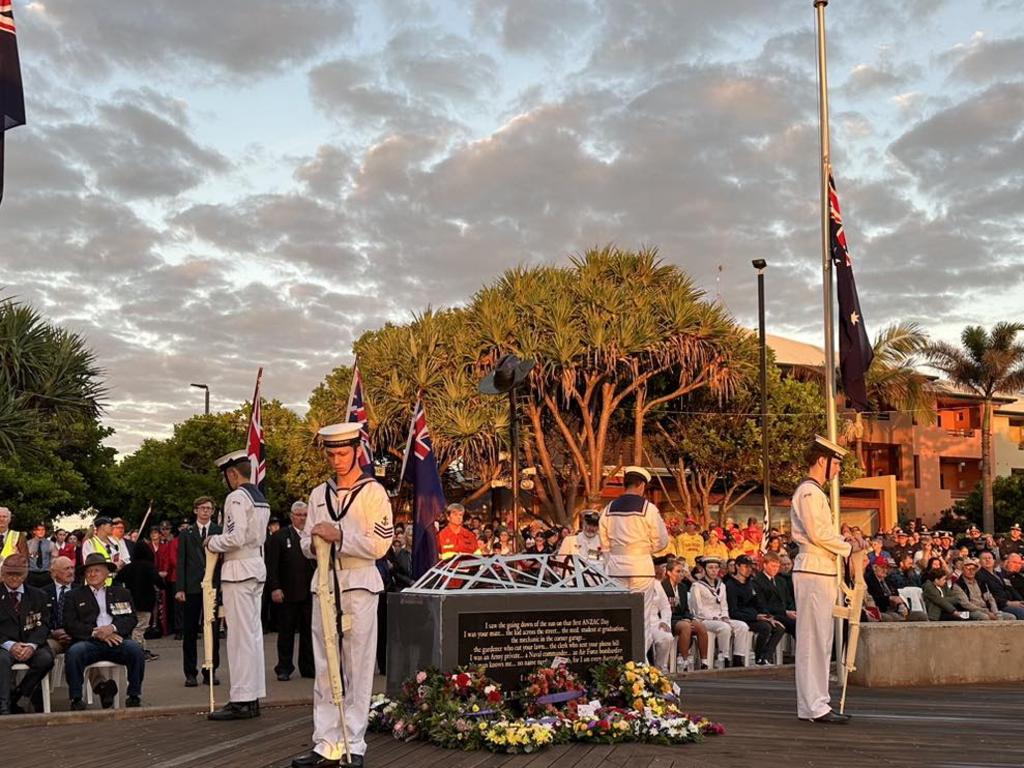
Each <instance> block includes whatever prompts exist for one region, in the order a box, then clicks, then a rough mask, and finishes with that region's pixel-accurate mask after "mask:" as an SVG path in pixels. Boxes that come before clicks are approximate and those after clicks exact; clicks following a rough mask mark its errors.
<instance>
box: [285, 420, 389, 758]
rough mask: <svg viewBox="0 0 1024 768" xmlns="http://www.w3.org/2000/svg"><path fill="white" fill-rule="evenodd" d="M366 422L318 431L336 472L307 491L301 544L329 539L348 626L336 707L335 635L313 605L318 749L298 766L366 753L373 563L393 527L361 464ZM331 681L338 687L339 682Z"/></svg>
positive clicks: (311, 551)
mask: <svg viewBox="0 0 1024 768" xmlns="http://www.w3.org/2000/svg"><path fill="white" fill-rule="evenodd" d="M362 426H363V424H362V423H361V422H348V423H343V424H333V425H331V426H328V427H324V428H323V429H321V430H320V432H319V436H318V437H319V442H320V445H321V447H322V448H323V450H324V452H325V453H326V455H327V460H328V462H329V463H330V465H331V466H332V467H333V469H334V477H333V478H332V479H330V480H328V481H327V482H325V483H321V484H320V485H318V486H317V487H316V488H314V489H313V492H312V493H311V494H310V497H309V505H308V510H309V517H308V519H307V521H306V526H305V528H303V530H302V538H301V546H302V551H303V553H304V554H305V555H306V557H309V558H311V559H316V548H317V543H316V539H317V538H319V539H321V540H323V541H325V542H327V543H329V544H330V545H331V554H332V557H331V558H330V560H329V562H330V563H331V574H330V577H331V579H333V580H334V595H335V598H334V599H335V600H336V608H337V612H338V613H340V614H343V615H344V616H345V619H346V623H347V624H348V623H350V628H349V629H348V630H347V631H345V632H344V636H343V637H342V638H341V657H340V661H341V665H340V666H341V675H342V677H343V680H342V681H341V682H342V683H343V690H344V700H343V702H342V703H341V706H340V708H339V703H338V702H336V701H335V698H334V695H333V693H332V680H331V673H330V669H329V665H328V651H329V649H328V648H327V644H326V642H325V635H329V636H330V635H334V634H335V633H334V632H332V631H327V632H325V627H324V618H323V614H324V612H323V611H322V610H316V608H315V607H314V610H313V659H314V662H315V665H316V679H315V681H314V684H313V751H312V752H310V753H308V754H306V755H302V756H301V757H297V758H295V759H294V760H293V761H292V765H293V766H295V768H310V767H317V768H318V767H320V766H337V765H353V766H361V765H363V756H364V755H365V753H366V726H367V722H368V720H369V714H370V695H371V693H372V688H373V671H374V660H375V658H376V652H377V600H378V595H379V594H380V593H381V592H382V591H383V589H384V582H383V580H382V579H381V575H380V571H379V570H378V569H377V566H376V561H377V560H378V559H379V558H381V557H383V556H384V555H386V554H387V552H388V550H389V549H390V547H391V540H392V538H393V537H394V526H393V523H392V516H391V503H390V501H389V500H388V495H387V492H386V491H385V490H384V487H383V486H382V485H381V484H380V483H378V482H377V481H376V480H375V479H374V478H372V477H370V476H368V475H365V474H363V471H362V469H361V468H360V466H359V461H358V451H357V448H358V445H359V433H360V430H361V429H362ZM320 579H321V574H320V569H319V567H318V568H317V573H316V574H314V576H313V580H312V584H311V585H310V589H311V591H312V592H314V593H315V594H316V593H317V591H318V582H319V581H320ZM325 583H329V582H325ZM319 599H320V596H319V595H318V601H319ZM321 607H323V606H321ZM340 624H341V622H340V620H339V621H338V625H339V627H340ZM338 634H339V635H340V634H341V633H340V632H339V633H338ZM332 666H333V665H332ZM334 683H335V690H336V689H337V687H338V686H337V683H338V681H334Z"/></svg>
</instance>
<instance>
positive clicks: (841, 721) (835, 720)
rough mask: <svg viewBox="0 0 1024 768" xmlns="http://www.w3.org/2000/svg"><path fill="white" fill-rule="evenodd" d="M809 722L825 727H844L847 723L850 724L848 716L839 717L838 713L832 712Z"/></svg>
mask: <svg viewBox="0 0 1024 768" xmlns="http://www.w3.org/2000/svg"><path fill="white" fill-rule="evenodd" d="M810 722H812V723H823V724H825V725H846V724H847V723H848V722H850V716H849V715H841V714H839V713H838V712H833V711H832V710H829V711H828V712H826V713H825V714H824V715H822V716H821V717H814V718H811V720H810Z"/></svg>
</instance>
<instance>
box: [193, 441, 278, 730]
mask: <svg viewBox="0 0 1024 768" xmlns="http://www.w3.org/2000/svg"><path fill="white" fill-rule="evenodd" d="M216 464H217V468H218V469H220V470H221V472H223V473H224V481H225V482H226V483H227V485H228V488H230V489H231V491H230V493H228V495H227V497H226V498H225V499H224V532H223V533H218V534H214V535H213V536H209V537H207V539H206V543H205V546H206V549H207V550H209V551H210V552H217V553H221V554H222V556H223V562H222V563H221V571H220V583H221V596H222V600H223V611H224V620H225V622H226V623H227V627H228V638H227V654H228V668H229V670H230V676H231V689H230V701H228V703H227V704H226V705H224V706H223V707H222V708H221V709H218V710H217V711H216V712H211V713H210V715H209V719H210V720H248V719H250V718H253V717H258V716H259V714H260V702H259V700H260V698H262V697H264V696H266V695H267V681H266V672H265V670H264V661H263V628H262V626H261V624H260V607H261V601H262V599H263V585H264V584H265V583H266V580H267V568H266V565H265V564H264V562H263V542H264V541H265V540H266V538H267V523H268V522H269V520H270V505H269V504H268V503H267V500H266V498H265V497H264V496H263V493H262V492H261V491H260V489H259V488H257V487H256V486H255V485H253V484H252V483H251V482H249V478H250V476H251V472H252V469H251V464H250V463H249V456H248V455H247V454H246V452H245V451H244V450H242V451H234V452H232V453H229V454H226V455H224V456H221V457H220V458H219V459H217V461H216ZM205 631H207V632H208V631H210V629H209V625H207V627H206V629H205Z"/></svg>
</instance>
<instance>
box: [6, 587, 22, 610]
mask: <svg viewBox="0 0 1024 768" xmlns="http://www.w3.org/2000/svg"><path fill="white" fill-rule="evenodd" d="M7 602H9V603H10V604H11V613H13V614H14V615H15V616H17V615H18V614H19V613H20V612H21V595H19V594H18V593H17V592H15V591H14V590H12V589H9V590H7Z"/></svg>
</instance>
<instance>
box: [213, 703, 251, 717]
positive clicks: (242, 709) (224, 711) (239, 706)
mask: <svg viewBox="0 0 1024 768" xmlns="http://www.w3.org/2000/svg"><path fill="white" fill-rule="evenodd" d="M259 716H260V708H259V703H258V702H255V701H229V702H228V703H227V704H225V705H224V706H223V707H221V708H220V709H218V710H217V711H216V712H211V713H210V714H208V715H207V716H206V719H207V720H252V719H253V718H254V717H259Z"/></svg>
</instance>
